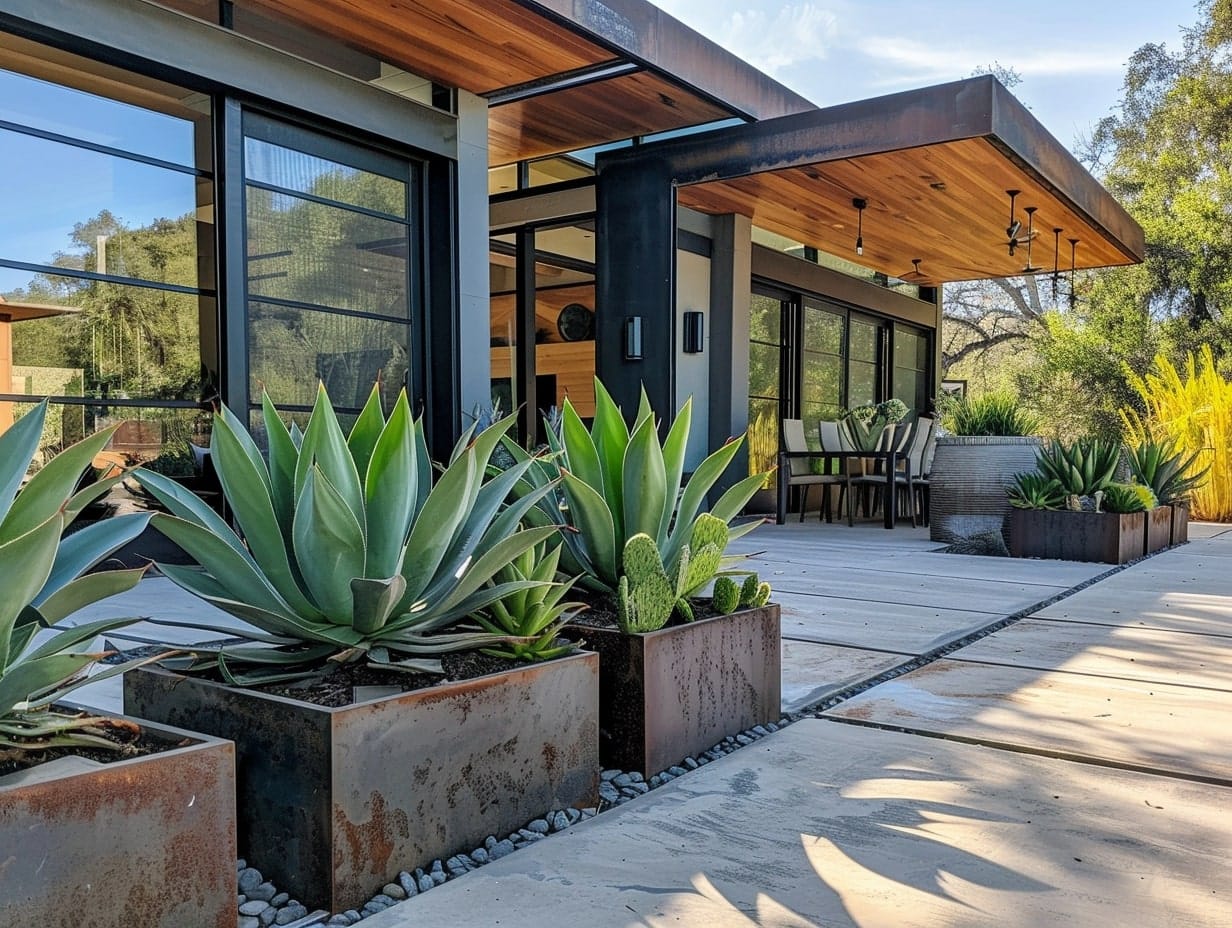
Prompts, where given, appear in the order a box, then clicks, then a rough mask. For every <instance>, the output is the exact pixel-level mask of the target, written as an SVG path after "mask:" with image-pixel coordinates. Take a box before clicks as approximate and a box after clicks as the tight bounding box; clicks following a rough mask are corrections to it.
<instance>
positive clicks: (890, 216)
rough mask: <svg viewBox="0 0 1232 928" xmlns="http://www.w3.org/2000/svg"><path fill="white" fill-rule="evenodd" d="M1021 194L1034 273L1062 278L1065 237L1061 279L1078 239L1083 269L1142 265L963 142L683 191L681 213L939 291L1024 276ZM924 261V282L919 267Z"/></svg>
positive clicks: (993, 153)
mask: <svg viewBox="0 0 1232 928" xmlns="http://www.w3.org/2000/svg"><path fill="white" fill-rule="evenodd" d="M1013 189H1017V190H1021V191H1022V193H1021V194H1020V195H1019V196H1018V197H1017V201H1016V207H1015V209H1016V216H1017V218H1018V219H1019V220H1020V221H1021V222H1022V231H1021V232H1020V233H1019V238H1020V239H1021V240H1025V238H1026V233H1027V214H1026V213H1025V212H1024V209H1025V207H1029V206H1035V207H1037V208H1038V209H1037V211H1036V212H1035V218H1034V230H1035V233H1036V235H1035V238H1034V241H1033V244H1032V249H1031V264H1032V266H1034V267H1035V268H1036V269H1038V270H1039V271H1042V272H1048V273H1051V272H1052V270H1053V253H1054V235H1053V229H1055V228H1060V229H1061V230H1062V232H1061V236H1060V245H1061V248H1060V260H1059V267H1060V269H1061V270H1068V269H1069V266H1070V246H1069V242H1068V239H1071V238H1076V239H1079V244H1078V246H1077V258H1076V262H1075V266H1076V267H1077V268H1079V269H1085V268H1094V267H1108V266H1113V265H1124V264H1132V263H1134V259H1133V258H1132V257H1130V256H1128V255H1127V254H1125V253H1124V252H1123V251H1122V250H1121V249H1120V248H1119V247H1117V246H1116V245H1115V244H1114V243H1113V242H1111V241H1109V239H1108V238H1106V237H1105V236H1104V235H1103V234H1102V233H1101V232H1100V231H1099V230H1098V229H1097V227H1096V226H1095V225H1092V224H1091V223H1090V222H1089V221H1088V220H1086V219H1085V218H1083V217H1082V216H1081V215H1080V214H1079V213H1078V212H1077V211H1075V210H1074V209H1072V208H1071V207H1070V206H1068V205H1067V204H1066V203H1065V202H1064V201H1063V200H1061V199H1060V198H1059V197H1057V196H1056V195H1055V194H1053V193H1052V192H1050V190H1049V189H1047V188H1046V187H1045V186H1044V185H1043V184H1041V183H1040V182H1039V181H1038V180H1037V179H1036V178H1035V176H1034V175H1033V174H1031V173H1029V172H1027V171H1025V170H1024V169H1023V168H1021V167H1019V166H1018V164H1016V163H1015V162H1014V161H1012V160H1010V158H1008V157H1007V156H1006V155H1005V154H1004V153H1003V152H1002V151H1001V150H1000V149H999V148H997V147H996V146H995V145H994V144H993V143H992V142H991V141H989V140H988V139H985V138H971V139H963V140H961V141H953V142H945V143H939V144H935V145H925V146H921V147H918V148H909V149H905V150H901V151H893V152H885V153H880V154H874V155H866V156H862V157H859V158H850V159H844V160H839V161H827V162H825V163H822V164H816V165H806V166H804V167H793V168H787V169H783V170H780V171H774V172H767V173H762V174H753V175H749V176H746V177H740V178H737V179H734V180H725V181H715V182H711V183H699V184H695V185H692V186H687V187H681V188H680V190H679V202H680V204H681V205H683V206H687V207H689V208H691V209H696V210H699V211H701V212H705V213H716V214H722V213H739V214H741V215H745V216H750V217H752V220H753V224H754V225H757V226H760V227H762V228H764V229H768V230H770V231H772V232H777V233H779V234H780V235H785V236H787V237H788V238H792V239H795V240H796V241H799V242H802V243H804V244H806V245H812V246H814V247H816V248H818V249H820V250H823V251H828V252H831V253H832V254H836V255H840V256H843V257H847V258H849V259H850V260H852V261H856V262H858V263H860V264H862V265H864V266H865V267H869V268H871V269H873V270H875V271H880V272H882V273H883V274H886V275H887V276H889V277H898V278H902V279H905V280H907V281H909V282H912V283H921V284H938V283H945V282H950V281H959V280H975V279H981V278H990V277H1011V276H1014V275H1018V274H1022V273H1023V272H1024V269H1025V267H1026V262H1027V248H1026V245H1025V241H1024V242H1023V244H1021V245H1019V247H1018V248H1017V249H1016V251H1015V253H1014V255H1013V257H1011V256H1010V255H1009V250H1008V248H1007V236H1006V227H1007V226H1008V224H1009V197H1008V196H1007V195H1006V191H1007V190H1013ZM857 197H859V198H863V199H865V200H867V202H868V206H867V208H866V209H865V211H864V223H863V225H864V228H863V239H864V254H863V256H861V257H857V256H856V254H855V240H856V227H857V211H856V208H855V207H854V206H853V205H852V200H853V199H854V198H857ZM916 258H918V259H920V265H919V270H920V276H914V272H913V265H912V261H913V259H916Z"/></svg>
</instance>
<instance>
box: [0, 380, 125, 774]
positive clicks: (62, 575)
mask: <svg viewBox="0 0 1232 928" xmlns="http://www.w3.org/2000/svg"><path fill="white" fill-rule="evenodd" d="M46 415H47V402H46V401H43V402H42V403H40V404H38V406H36V407H35V408H34V410H33V411H31V412H29V413H27V414H26V415H25V416H23V417H22V418H21V419H19V420H18V421H17V422H16V423H15V424H14V425H13V426H12V427H11V428H9V429H8V430H7V431H6V432H4V434H3V435H0V591H3V592H2V594H0V745H2V746H3V747H0V755H4V754H9V755H11V754H13V753H15V752H24V751H31V750H39V751H41V750H45V749H46V748H49V747H70V746H86V747H100V748H106V749H115V748H117V747H118V745H117V744H116V742H114V741H112V740H110V739H108V738H104V737H102V736H101V735H100V734H99V732H100V731H101V730H103V729H106V728H109V727H114V726H117V725H118V724H119V723H117V722H115V721H114V720H111V719H107V718H102V717H95V716H89V715H81V714H80V713H76V714H69V713H63V712H56V711H54V710H53V708H52V706H53V704H54V703H55V702H57V701H58V700H61V699H63V698H64V697H65V696H66V695H67V694H68V693H70V692H71V691H72V690H74V689H76V688H77V687H78V686H80V685H82V684H83V683H85V682H87V681H86V679H85V673H86V672H87V670H88V669H89V668H90V666H91V665H93V664H94V663H95V662H96V661H97V660H99V659H100V658H102V657H105V656H107V655H106V653H105V652H104V653H97V652H87V651H81V650H78V649H79V648H80V647H82V646H83V645H86V644H88V643H89V642H91V641H93V640H94V638H96V637H97V636H98V635H100V634H102V633H104V632H107V631H111V630H113V629H116V628H120V627H122V626H124V625H128V624H130V623H132V622H133V621H134V619H133V618H114V619H102V620H98V621H94V622H86V623H83V624H81V625H78V626H76V627H73V628H68V629H62V630H53V633H52V634H50V636H49V637H48V636H44V637H45V640H44V641H41V642H36V640H35V639H36V636H37V635H38V633H39V632H40V631H47V630H51V626H52V625H53V624H55V623H58V622H60V621H61V620H62V619H64V618H66V617H68V616H69V615H71V614H72V613H74V612H76V611H77V610H78V609H80V608H82V607H83V606H86V605H89V604H90V603H93V602H96V601H97V600H100V599H103V598H105V597H107V596H112V595H114V594H116V593H122V592H124V591H125V590H129V589H132V587H134V586H135V585H136V584H137V581H139V580H140V579H141V576H142V574H143V573H144V571H143V570H113V571H102V572H99V573H93V574H88V575H87V574H86V571H88V570H90V569H91V568H93V567H95V566H96V565H97V564H99V563H100V562H101V561H102V560H103V559H104V558H106V557H108V556H109V555H110V554H111V553H112V552H113V551H115V550H116V549H117V548H119V547H120V546H121V545H123V544H125V543H127V542H129V541H131V540H132V539H134V538H136V537H137V535H139V534H140V533H141V531H142V529H144V528H145V525H146V522H147V519H148V517H146V516H144V515H131V516H119V517H117V518H113V519H106V520H103V521H101V522H97V523H95V524H94V525H91V526H89V527H87V528H84V529H82V530H81V531H78V532H75V533H73V534H72V535H70V536H69V537H67V538H62V534H63V531H64V528H65V526H67V525H68V524H69V523H70V522H71V521H72V520H73V519H74V518H75V517H76V516H77V514H78V513H80V512H81V510H82V509H84V508H85V507H86V506H87V505H89V503H91V502H93V501H94V500H96V499H98V498H99V497H100V496H102V495H103V494H104V493H106V492H107V490H109V489H110V488H111V487H112V486H114V485H115V483H116V482H117V481H118V480H119V479H120V478H118V477H116V478H112V479H109V480H103V481H98V482H97V483H95V484H93V485H92V486H90V487H87V488H86V489H84V490H81V491H77V490H76V487H77V484H78V481H79V480H80V478H81V475H82V473H83V472H84V471H85V470H86V468H88V467H89V466H90V462H91V461H92V460H93V458H94V456H95V455H97V454H98V453H99V452H100V451H102V450H103V448H105V447H106V445H107V442H108V441H110V439H111V435H112V433H113V432H114V431H115V428H111V429H104V430H103V431H101V432H96V433H95V434H94V435H91V436H90V437H89V438H86V439H84V440H83V441H80V442H78V443H77V444H75V445H72V446H71V447H69V448H66V449H65V450H64V451H62V452H61V453H60V454H58V455H56V457H54V458H52V460H51V461H50V462H48V463H47V464H46V465H45V466H44V467H43V468H42V469H41V470H39V471H38V472H37V473H35V474H34V475H33V476H32V477H30V479H29V481H28V482H26V484H25V486H24V487H22V481H23V480H25V478H26V474H27V471H28V470H29V467H30V463H31V461H33V459H34V454H35V452H36V451H37V450H38V445H39V440H40V439H41V437H42V434H43V423H44V420H45V419H46ZM136 663H140V662H129V663H128V664H122V665H118V666H113V667H109V668H107V669H106V670H104V671H102V672H101V673H98V674H96V675H95V676H94V677H93V678H91V679H92V680H99V679H104V678H106V677H109V676H114V675H116V674H118V673H122V672H124V671H125V670H127V669H129V668H130V667H132V666H135V665H136Z"/></svg>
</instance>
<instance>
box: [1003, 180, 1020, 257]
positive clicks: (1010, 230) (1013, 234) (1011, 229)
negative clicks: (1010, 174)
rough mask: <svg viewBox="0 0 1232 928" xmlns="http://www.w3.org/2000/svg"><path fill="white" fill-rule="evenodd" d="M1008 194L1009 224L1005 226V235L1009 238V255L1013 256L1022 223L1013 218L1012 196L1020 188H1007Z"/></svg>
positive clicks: (1014, 195) (1018, 192)
mask: <svg viewBox="0 0 1232 928" xmlns="http://www.w3.org/2000/svg"><path fill="white" fill-rule="evenodd" d="M1005 192H1006V193H1008V194H1009V195H1010V224H1009V225H1008V226H1006V227H1005V237H1006V238H1007V239H1009V246H1010V257H1011V258H1012V257H1014V249H1015V248H1017V247H1018V233H1019V232H1021V231H1022V223H1021V222H1019V221H1018V220H1017V219H1015V218H1014V198H1015V197H1017V196H1018V194H1020V193H1022V191H1021V190H1007V191H1005Z"/></svg>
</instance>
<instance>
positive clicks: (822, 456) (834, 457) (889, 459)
mask: <svg viewBox="0 0 1232 928" xmlns="http://www.w3.org/2000/svg"><path fill="white" fill-rule="evenodd" d="M792 458H808V459H810V460H820V461H823V462H824V464H825V467H826V470H827V471H828V470H829V465H830V461H844V460H850V459H855V458H863V459H864V460H873V461H882V462H884V473H885V489H884V490H883V492H884V494H885V496H884V505H883V506H882V508H883V510H884V511H885V527H886V528H894V525H895V523H897V521H898V507H897V494H896V493H895V492H894V490H895V477H896V474H895V471H896V470H897V468H898V461H899V459H900V458H903V459H905V458H906V455H905V454H903V453H902V452H900V451H897V450H893V449H891V450H889V451H780V452H779V473H780V474H785V473H787V472H788V471H789V469H790V468H789V467H788V463H787V462H788V461H790V460H791V459H792ZM907 466H908V468H910V466H911V465H910V463H908V465H907ZM878 476H881V475H880V474H878ZM907 482H908V483H910V482H911V474H910V472H908V473H907ZM789 489H790V487H789V486H788V485H787V481H786V480H783V479H780V480H779V482H778V508H777V510H776V512H775V523H776V524H777V525H782V524H783V523H784V522H786V521H787V493H788V490H789ZM847 492H848V496H849V497H850V494H851V484H850V482H849V483H848V484H847ZM854 509H855V505H854V503H853V501H852V500H850V499H848V502H847V524H848V525H849V526H850V525H854V524H855V522H854V520H853V518H852V511H853V510H854Z"/></svg>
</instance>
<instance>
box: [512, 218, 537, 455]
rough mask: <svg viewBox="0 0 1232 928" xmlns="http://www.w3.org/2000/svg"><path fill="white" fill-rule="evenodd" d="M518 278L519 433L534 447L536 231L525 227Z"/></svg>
mask: <svg viewBox="0 0 1232 928" xmlns="http://www.w3.org/2000/svg"><path fill="white" fill-rule="evenodd" d="M514 255H515V258H514V261H515V263H516V265H517V266H516V268H515V269H514V275H515V276H514V280H515V281H516V284H515V285H516V287H517V294H516V299H515V303H514V319H513V331H514V336H513V342H514V350H513V357H514V362H513V370H512V371H511V374H512V375H513V395H514V396H516V397H517V401H518V403H519V404H520V405H519V408H518V434H520V435H521V436H522V439H523V444H525V445H526V446H527V447H533V446H534V445H536V444H538V440H539V398H538V397H537V396H536V395H535V372H536V363H535V362H536V358H535V329H536V318H535V290H536V285H537V283H538V278H537V276H536V274H535V230H534V229H532V228H527V227H523V228H521V229H519V230H518V231H517V232H516V233H515V234H514Z"/></svg>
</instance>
